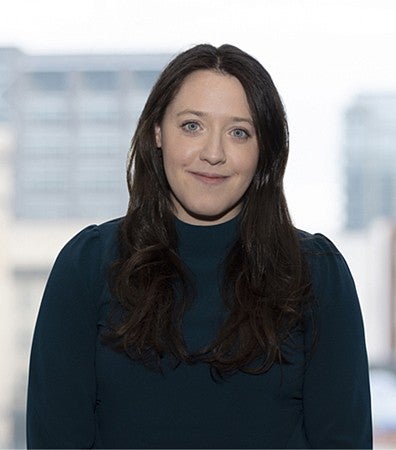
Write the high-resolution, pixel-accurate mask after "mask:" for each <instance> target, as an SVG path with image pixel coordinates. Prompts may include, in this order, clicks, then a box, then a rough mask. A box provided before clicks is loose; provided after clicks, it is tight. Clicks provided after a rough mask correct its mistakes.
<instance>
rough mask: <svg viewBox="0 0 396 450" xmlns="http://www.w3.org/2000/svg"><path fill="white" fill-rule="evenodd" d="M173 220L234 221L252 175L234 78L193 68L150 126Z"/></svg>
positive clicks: (251, 136) (247, 117)
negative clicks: (160, 163)
mask: <svg viewBox="0 0 396 450" xmlns="http://www.w3.org/2000/svg"><path fill="white" fill-rule="evenodd" d="M155 136H156V143H157V146H158V147H161V149H159V150H158V151H162V157H163V163H164V170H165V174H166V177H167V180H168V183H169V186H170V189H171V196H172V201H173V204H174V207H175V211H176V215H177V217H178V218H179V219H180V220H182V221H184V222H187V223H190V224H194V225H212V224H218V223H222V222H225V221H227V220H230V219H232V218H233V217H235V216H236V215H237V214H238V212H239V211H240V209H241V201H242V197H243V195H244V193H245V192H246V190H247V189H248V187H249V185H250V183H251V181H252V178H253V176H254V174H255V172H256V167H257V162H258V155H259V151H258V143H257V137H256V132H255V128H254V126H253V120H252V116H251V113H250V110H249V105H248V102H247V98H246V94H245V91H244V89H243V87H242V85H241V83H240V82H239V80H238V79H237V78H235V77H233V76H230V75H224V74H221V73H218V72H215V71H211V70H198V71H196V72H193V73H192V74H190V75H189V76H188V77H187V78H186V79H185V81H184V82H183V84H182V86H181V88H180V90H179V92H178V94H177V95H176V97H175V98H174V100H173V101H172V102H171V103H170V104H169V105H168V107H167V109H166V111H165V115H164V118H163V120H162V123H160V124H158V125H157V126H156V128H155Z"/></svg>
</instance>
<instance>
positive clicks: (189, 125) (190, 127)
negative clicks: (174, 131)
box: [182, 122, 199, 133]
mask: <svg viewBox="0 0 396 450" xmlns="http://www.w3.org/2000/svg"><path fill="white" fill-rule="evenodd" d="M182 128H183V130H185V131H189V132H190V133H194V132H195V131H198V128H199V125H198V124H197V123H196V122H186V123H183V125H182Z"/></svg>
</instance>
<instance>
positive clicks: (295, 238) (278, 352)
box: [27, 45, 372, 448]
mask: <svg viewBox="0 0 396 450" xmlns="http://www.w3.org/2000/svg"><path fill="white" fill-rule="evenodd" d="M287 155H288V130H287V123H286V119H285V113H284V109H283V106H282V103H281V100H280V97H279V95H278V92H277V90H276V88H275V86H274V84H273V82H272V80H271V78H270V76H269V74H268V73H267V72H266V71H265V69H264V68H263V67H262V66H261V65H260V64H259V63H258V62H257V61H256V60H255V59H254V58H252V57H251V56H249V55H247V54H246V53H244V52H242V51H241V50H239V49H238V48H236V47H233V46H230V45H223V46H221V47H219V48H215V47H212V46H210V45H198V46H196V47H194V48H192V49H190V50H188V51H186V52H184V53H182V54H180V55H179V56H177V57H176V58H175V59H174V60H173V61H172V62H171V63H170V64H169V65H168V67H167V68H166V69H165V70H164V71H163V73H162V74H161V76H160V77H159V79H158V81H157V83H156V84H155V86H154V88H153V90H152V92H151V94H150V96H149V98H148V100H147V103H146V106H145V108H144V110H143V112H142V115H141V118H140V121H139V123H138V126H137V130H136V133H135V136H134V139H133V141H132V152H131V157H130V160H129V166H128V186H129V190H130V203H129V208H128V212H127V214H126V216H125V217H124V218H121V219H116V220H113V221H111V222H107V223H104V224H102V225H99V226H89V227H87V228H85V229H84V230H82V231H81V232H80V233H79V234H78V235H77V236H75V237H74V238H73V239H72V240H71V241H70V242H69V243H68V244H67V245H66V246H65V247H64V249H63V250H62V252H61V253H60V255H59V257H58V259H57V261H56V263H55V266H54V268H53V270H52V272H51V275H50V278H49V281H48V284H47V287H46V290H45V294H44V298H43V301H42V305H41V309H40V313H39V317H38V321H37V325H36V330H35V335H34V342H33V348H32V356H31V366H30V379H29V395H28V413H27V432H28V434H27V439H28V447H29V448H370V447H371V445H372V442H371V416H370V396H369V383H368V368H367V357H366V350H365V343H364V333H363V325H362V319H361V313H360V309H359V303H358V299H357V296H356V291H355V287H354V284H353V280H352V278H351V275H350V273H349V270H348V268H347V265H346V263H345V261H344V259H343V258H342V256H341V255H340V253H339V252H338V251H337V249H336V248H335V247H334V245H333V244H332V243H331V242H329V241H328V240H327V239H326V238H325V237H324V236H322V235H310V234H308V233H305V232H301V231H297V230H296V229H295V228H293V226H292V223H291V220H290V217H289V213H288V210H287V206H286V201H285V198H284V194H283V187H282V182H283V175H284V170H285V165H286V160H287ZM132 173H133V174H132Z"/></svg>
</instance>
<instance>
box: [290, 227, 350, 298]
mask: <svg viewBox="0 0 396 450" xmlns="http://www.w3.org/2000/svg"><path fill="white" fill-rule="evenodd" d="M297 233H298V237H299V242H300V246H301V249H302V253H303V255H304V257H305V259H306V261H307V263H308V268H309V271H310V274H311V280H312V287H313V289H314V292H315V294H316V297H317V298H319V299H321V303H323V304H324V305H327V304H328V305H330V304H331V305H333V306H335V305H337V304H341V303H343V304H344V305H346V304H348V303H350V302H351V301H352V303H356V304H357V295H356V288H355V283H354V280H353V277H352V274H351V272H350V270H349V267H348V264H347V262H346V261H345V259H344V257H343V255H342V253H341V252H340V251H339V250H338V248H337V247H336V246H335V245H334V243H333V242H332V241H331V240H330V239H329V238H328V237H326V236H324V235H323V234H321V233H315V234H311V233H307V232H306V231H302V230H297Z"/></svg>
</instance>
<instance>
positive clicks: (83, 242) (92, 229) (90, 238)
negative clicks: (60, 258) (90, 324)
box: [63, 224, 103, 311]
mask: <svg viewBox="0 0 396 450" xmlns="http://www.w3.org/2000/svg"><path fill="white" fill-rule="evenodd" d="M68 247H69V249H70V250H71V251H73V247H74V248H75V251H76V250H77V252H76V254H74V255H73V257H72V259H71V264H72V267H73V270H74V273H75V274H76V276H77V277H78V280H79V284H80V286H83V287H84V289H85V292H86V294H87V296H88V298H89V302H90V304H91V307H92V308H93V310H94V311H97V305H96V304H95V301H94V297H95V294H94V292H93V289H92V288H93V286H98V285H99V283H100V280H101V267H102V257H103V255H102V253H103V249H102V237H101V233H100V228H99V226H98V225H96V224H92V225H88V226H87V227H85V228H84V229H82V230H81V231H80V232H78V233H77V234H76V235H75V236H74V237H73V238H72V239H71V240H70V241H69V242H68V243H67V244H66V245H65V247H64V249H63V250H64V251H65V250H66V249H67V248H68ZM88 249H89V250H92V249H94V254H95V256H96V258H95V265H94V266H90V267H89V270H90V271H92V272H94V273H95V275H94V277H92V279H93V283H92V286H91V283H88V280H87V279H86V278H83V277H82V276H81V268H79V267H78V264H79V261H78V260H79V257H84V256H85V255H84V253H86V252H87V250H88ZM86 270H87V269H85V271H86ZM92 272H91V273H92Z"/></svg>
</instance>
